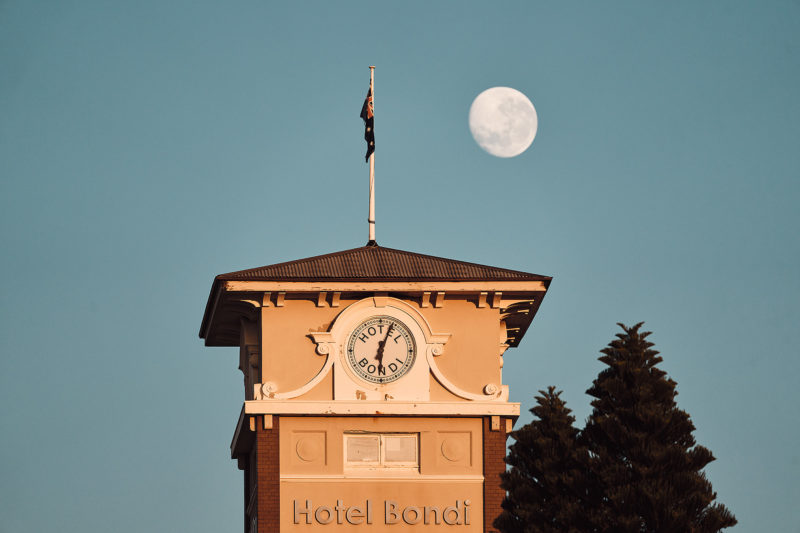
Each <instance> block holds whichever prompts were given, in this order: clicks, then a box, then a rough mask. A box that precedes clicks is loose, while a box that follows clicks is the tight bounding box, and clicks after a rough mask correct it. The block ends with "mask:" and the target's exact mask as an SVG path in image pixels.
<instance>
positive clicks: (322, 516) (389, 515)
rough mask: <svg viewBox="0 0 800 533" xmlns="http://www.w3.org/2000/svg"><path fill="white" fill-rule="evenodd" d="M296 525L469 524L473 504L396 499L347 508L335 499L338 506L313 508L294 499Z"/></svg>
mask: <svg viewBox="0 0 800 533" xmlns="http://www.w3.org/2000/svg"><path fill="white" fill-rule="evenodd" d="M292 505H293V506H294V523H295V524H321V525H326V524H350V525H354V526H360V525H363V524H366V525H370V524H373V523H376V522H375V520H378V522H377V523H381V524H407V525H412V526H413V525H417V524H419V525H441V524H444V525H448V526H468V525H470V508H469V506H470V501H469V500H456V501H455V505H449V506H447V507H439V506H435V505H401V504H399V503H398V502H396V501H394V500H385V501H384V502H383V505H382V506H378V509H377V512H376V510H375V508H376V506H375V505H374V504H373V501H372V500H370V499H367V500H365V501H364V503H359V504H358V505H349V506H348V505H345V504H344V502H343V501H342V500H336V505H332V506H331V505H314V502H312V501H311V500H293V502H292Z"/></svg>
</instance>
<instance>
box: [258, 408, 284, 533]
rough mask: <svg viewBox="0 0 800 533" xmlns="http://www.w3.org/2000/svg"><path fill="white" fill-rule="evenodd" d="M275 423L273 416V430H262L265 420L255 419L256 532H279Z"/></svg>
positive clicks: (278, 481) (276, 426)
mask: <svg viewBox="0 0 800 533" xmlns="http://www.w3.org/2000/svg"><path fill="white" fill-rule="evenodd" d="M278 422H279V420H278V417H277V416H273V417H272V429H264V417H263V416H257V417H256V442H255V447H256V454H255V455H256V462H257V464H256V473H257V474H256V475H257V477H258V481H257V484H258V485H257V489H256V490H257V495H256V498H257V501H258V503H257V506H258V515H257V516H258V533H276V532H277V531H279V529H280V503H281V501H280V472H279V469H280V461H279V459H280V456H279V455H278Z"/></svg>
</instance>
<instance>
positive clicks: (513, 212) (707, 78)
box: [0, 0, 800, 533]
mask: <svg viewBox="0 0 800 533" xmlns="http://www.w3.org/2000/svg"><path fill="white" fill-rule="evenodd" d="M369 65H376V66H377V69H376V73H375V76H376V82H375V109H376V118H375V130H376V146H377V151H376V168H377V176H376V180H377V186H376V190H377V215H378V223H377V237H378V242H379V243H380V244H381V245H383V246H389V247H392V248H400V249H404V250H411V251H415V252H420V253H426V254H432V255H438V256H443V257H449V258H454V259H461V260H466V261H473V262H478V263H484V264H490V265H494V266H500V267H506V268H513V269H518V270H524V271H528V272H534V273H537V274H544V275H550V276H553V278H554V281H553V284H552V286H551V290H550V292H549V293H548V295H547V297H546V298H545V301H544V303H543V304H542V307H541V309H540V311H539V314H538V315H537V317H536V319H535V321H534V323H533V327H532V328H531V329H530V330H529V331H528V333H527V335H526V337H525V339H524V340H523V342H522V344H521V345H520V347H519V348H517V349H512V350H509V351H508V352H507V353H506V356H505V361H506V364H505V371H506V372H505V378H506V382H507V383H509V384H510V386H511V395H512V399H513V400H514V401H518V402H522V408H523V411H524V412H525V415H524V416H523V417H521V419H520V422H527V421H528V420H530V415H528V413H527V409H529V408H530V407H531V406H532V404H533V401H532V397H533V395H535V394H536V393H537V391H538V390H539V389H543V388H545V387H547V386H548V385H551V384H552V385H556V386H557V387H559V388H561V389H563V390H564V394H563V397H564V398H566V400H567V402H568V405H569V406H570V407H571V408H572V409H573V410H574V413H575V415H576V416H577V418H578V421H579V423H580V424H582V423H583V420H584V419H585V418H586V416H587V415H588V414H589V412H590V407H589V397H588V396H587V395H586V394H585V390H586V389H587V388H588V387H589V386H590V384H591V381H592V379H594V377H595V376H596V375H597V373H598V372H599V371H600V370H601V369H602V366H603V365H602V364H601V363H599V362H598V361H597V357H598V355H599V353H598V351H599V350H600V349H602V348H603V347H604V346H605V345H606V344H607V343H608V342H609V341H610V340H611V339H612V338H613V337H614V335H615V334H616V333H617V331H618V328H617V326H616V325H615V323H616V322H625V323H627V324H633V323H636V322H638V321H645V322H646V328H645V329H648V330H651V331H653V332H654V333H653V335H652V337H651V339H652V340H653V341H654V342H655V343H656V348H657V349H659V350H660V351H661V353H662V355H663V357H664V362H663V363H662V365H661V366H662V368H663V369H664V370H665V371H667V372H668V373H669V375H670V376H671V377H672V378H673V379H675V380H676V381H677V383H678V391H679V396H678V398H677V400H678V404H679V406H680V407H681V408H683V409H685V410H687V411H688V412H689V413H690V415H691V416H692V418H693V420H694V422H695V425H696V426H697V431H696V433H695V436H696V438H697V441H698V443H700V444H703V445H704V446H707V447H708V448H710V449H711V450H712V451H713V452H714V454H715V456H716V457H717V461H715V462H714V463H712V464H711V465H709V467H708V468H707V469H706V472H707V474H708V476H709V478H710V480H711V481H712V483H713V486H714V489H715V490H716V491H717V492H718V496H719V501H721V502H722V503H724V504H726V505H727V506H728V507H729V508H730V509H731V510H732V511H733V512H734V513H735V514H736V516H737V518H738V519H739V526H737V527H736V528H734V531H742V532H745V531H747V532H762V531H800V529H798V525H797V524H798V519H799V518H800V515H798V511H797V502H798V501H800V491H799V490H798V482H797V479H798V476H800V452H798V448H799V447H798V440H800V429H798V424H797V419H798V416H797V409H798V403H800V402H798V399H800V393H798V390H797V386H798V385H797V384H798V382H799V381H800V363H799V362H798V349H797V338H796V337H797V331H798V324H800V312H798V301H800V276H798V263H799V262H800V239H798V230H800V210H799V209H798V207H797V202H798V200H800V185H799V184H798V180H799V179H800V149H798V146H800V103H799V102H800V98H798V87H799V86H800V5H798V3H797V2H790V1H781V0H775V1H771V2H756V1H748V2H744V1H735V0H726V1H714V2H689V1H678V2H661V3H656V2H641V1H630V2H593V1H586V2H571V1H566V2H540V1H536V2H533V1H524V2H492V3H489V2H446V1H442V2H402V3H400V2H391V3H390V2H347V3H344V2H336V3H334V2H304V3H299V2H295V3H288V2H286V3H278V2H263V1H261V2H256V1H242V2H227V3H225V2H210V1H192V2H189V1H174V2H163V1H162V2H155V1H149V0H141V1H137V2H127V3H125V4H123V3H120V2H90V1H83V2H79V1H64V2H44V1H28V2H22V1H13V0H11V1H5V2H0V71H2V75H1V76H0V245H2V250H3V253H2V254H0V276H2V280H3V281H2V293H0V295H1V299H0V352H1V354H2V355H1V356H0V404H2V409H0V435H2V436H3V439H2V441H3V442H2V445H1V446H0V531H2V532H3V533H16V532H28V531H61V532H87V531H105V530H113V531H117V532H123V533H127V532H137V533H138V532H158V531H164V532H172V531H193V532H198V533H200V532H217V531H237V530H239V529H240V528H241V521H242V517H241V506H242V503H241V499H242V481H241V480H242V477H241V473H240V472H239V471H238V470H237V469H236V464H235V462H233V461H231V460H230V458H229V450H228V446H229V443H230V439H231V436H232V434H233V431H234V426H235V423H236V420H237V416H238V414H239V410H240V407H241V401H242V396H243V392H242V386H241V375H240V373H239V371H238V370H237V363H238V360H237V352H236V350H235V349H223V348H213V349H212V348H204V347H203V343H202V341H201V340H200V339H198V337H197V332H198V329H199V326H200V319H201V317H202V313H203V309H204V306H205V302H206V298H207V297H208V291H209V288H210V286H211V281H212V279H213V277H214V275H216V274H219V273H222V272H230V271H233V270H239V269H244V268H249V267H256V266H261V265H266V264H271V263H276V262H281V261H287V260H291V259H298V258H302V257H308V256H312V255H317V254H321V253H327V252H334V251H339V250H343V249H347V248H353V247H356V246H361V245H363V244H365V242H366V240H367V225H366V215H367V203H366V201H367V165H365V164H364V160H363V154H364V150H365V144H364V141H363V125H362V122H361V120H360V119H359V117H358V114H359V111H360V108H361V104H362V101H363V98H364V94H365V93H366V90H367V85H368V80H369V69H368V68H367V67H368V66H369ZM497 85H505V86H510V87H513V88H515V89H518V90H520V91H522V92H523V93H525V94H526V95H527V96H528V97H529V98H530V99H531V101H532V102H533V104H534V105H535V106H536V109H537V112H538V116H539V131H538V134H537V137H536V139H535V141H534V142H533V145H532V146H531V148H530V149H529V150H528V151H527V152H525V153H523V154H522V155H521V156H519V157H516V158H513V159H498V158H495V157H492V156H490V155H488V154H486V153H485V152H483V151H482V150H481V149H480V148H479V147H478V146H477V145H476V144H475V143H474V142H473V140H472V138H471V137H470V134H469V129H468V127H467V113H468V110H469V106H470V103H471V102H472V99H473V98H474V97H475V96H477V95H478V94H479V93H480V92H481V91H483V90H484V89H487V88H489V87H492V86H497Z"/></svg>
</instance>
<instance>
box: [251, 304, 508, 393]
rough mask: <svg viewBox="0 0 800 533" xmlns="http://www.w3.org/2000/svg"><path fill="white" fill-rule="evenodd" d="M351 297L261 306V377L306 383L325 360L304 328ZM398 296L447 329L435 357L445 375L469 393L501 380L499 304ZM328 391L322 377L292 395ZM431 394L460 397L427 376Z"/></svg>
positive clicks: (283, 383) (319, 326)
mask: <svg viewBox="0 0 800 533" xmlns="http://www.w3.org/2000/svg"><path fill="white" fill-rule="evenodd" d="M356 301H357V300H344V299H342V300H341V301H340V302H339V306H338V307H330V306H329V305H327V304H326V305H324V306H322V307H318V305H317V303H318V302H317V301H316V300H315V299H313V298H311V297H308V299H292V298H291V297H290V296H287V297H286V299H285V300H284V302H283V306H282V307H274V306H271V307H263V308H262V309H261V346H262V349H261V359H262V369H261V370H262V371H261V381H262V382H267V381H271V382H273V383H275V384H276V385H277V390H279V391H287V390H295V389H298V388H300V387H302V386H303V385H305V384H306V383H308V381H309V380H310V379H311V378H313V377H314V376H315V375H316V374H317V373H318V372H319V371H320V369H322V367H323V365H324V363H325V357H324V356H320V355H318V354H317V353H316V351H315V344H314V343H313V342H312V340H311V339H310V338H309V337H308V335H309V333H312V332H318V331H327V330H328V329H329V327H330V324H331V323H332V322H333V320H334V319H335V318H336V317H337V315H339V313H341V312H342V311H344V310H345V309H346V308H347V306H348V305H350V304H352V303H355V302H356ZM403 301H405V302H407V303H409V304H410V305H412V306H414V308H415V309H418V310H419V312H420V313H422V315H423V316H424V317H425V318H426V320H427V321H428V322H429V324H430V326H431V329H432V330H433V331H435V332H437V333H449V334H450V338H449V340H448V341H447V343H446V345H445V346H444V353H443V354H442V355H440V356H437V357H436V360H435V361H436V364H437V365H438V367H439V368H440V370H441V371H442V373H443V374H444V375H445V376H446V377H447V379H449V380H450V381H452V382H453V384H454V385H456V386H457V387H459V388H461V389H463V390H465V391H467V392H470V393H473V394H482V393H483V387H484V386H485V385H486V384H487V383H493V384H496V385H501V362H502V359H501V358H500V356H499V354H500V340H499V339H500V338H504V329H502V324H501V321H500V310H499V309H497V308H492V307H490V306H486V307H478V306H477V300H475V299H470V300H467V299H466V298H464V297H460V298H459V297H451V296H448V297H447V298H446V300H445V302H444V306H443V307H434V306H433V305H429V306H426V307H421V305H420V300H419V299H418V298H403ZM379 312H380V310H376V313H379ZM501 329H502V331H501ZM421 356H422V355H421ZM331 391H332V389H331V384H330V380H329V379H325V380H323V381H322V382H321V383H320V384H319V385H317V386H316V387H315V388H314V389H312V390H311V391H309V392H307V393H305V394H303V395H302V396H300V397H298V399H303V400H330V399H332V392H331ZM431 400H432V401H453V400H461V398H459V397H457V396H455V395H453V394H451V393H450V392H448V391H447V390H445V389H444V388H443V387H441V386H440V385H439V384H438V383H437V382H436V380H431ZM464 401H466V400H464Z"/></svg>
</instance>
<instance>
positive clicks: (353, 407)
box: [242, 400, 520, 418]
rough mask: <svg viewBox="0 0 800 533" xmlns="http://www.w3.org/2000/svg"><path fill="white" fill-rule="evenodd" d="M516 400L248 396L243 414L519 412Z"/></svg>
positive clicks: (513, 413)
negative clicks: (316, 398) (334, 398)
mask: <svg viewBox="0 0 800 533" xmlns="http://www.w3.org/2000/svg"><path fill="white" fill-rule="evenodd" d="M519 405H520V404H518V403H507V402H395V401H387V402H369V401H281V400H249V401H246V402H244V410H243V412H242V414H243V415H300V416H303V415H305V416H316V415H343V416H358V415H367V416H375V415H388V416H512V417H514V418H516V417H518V416H519Z"/></svg>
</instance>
